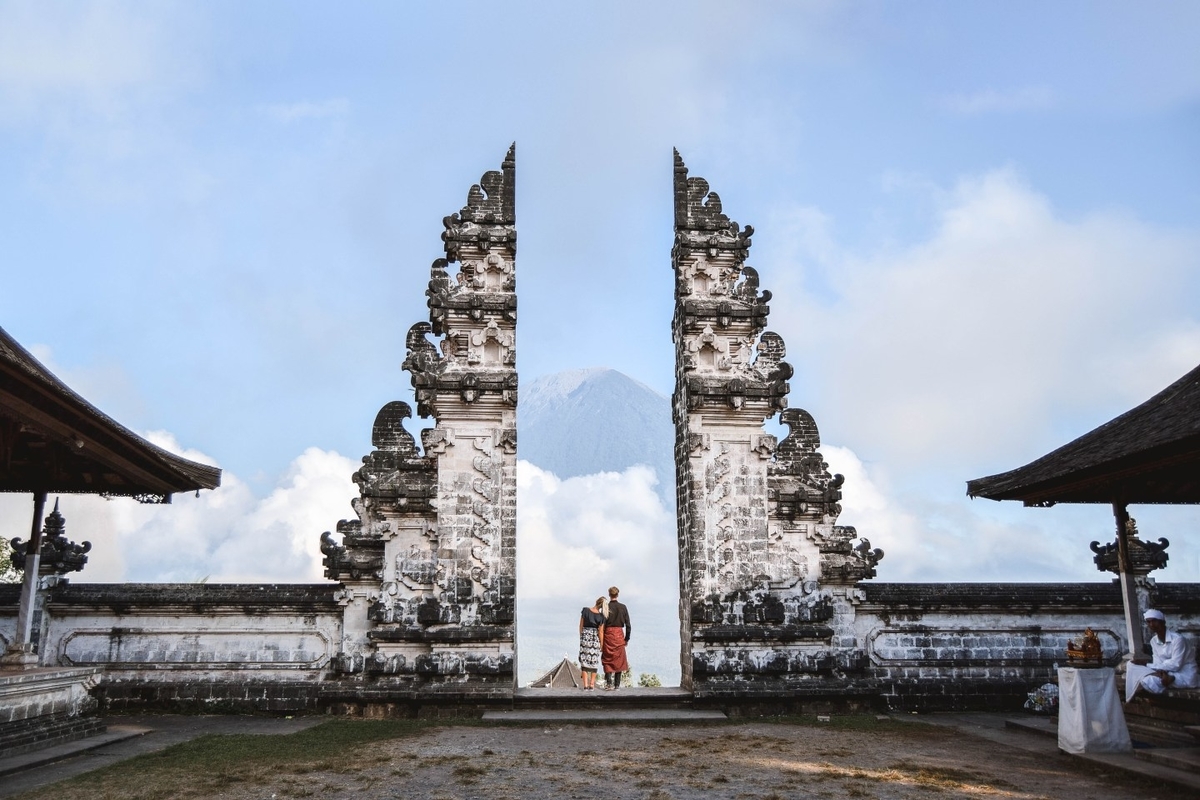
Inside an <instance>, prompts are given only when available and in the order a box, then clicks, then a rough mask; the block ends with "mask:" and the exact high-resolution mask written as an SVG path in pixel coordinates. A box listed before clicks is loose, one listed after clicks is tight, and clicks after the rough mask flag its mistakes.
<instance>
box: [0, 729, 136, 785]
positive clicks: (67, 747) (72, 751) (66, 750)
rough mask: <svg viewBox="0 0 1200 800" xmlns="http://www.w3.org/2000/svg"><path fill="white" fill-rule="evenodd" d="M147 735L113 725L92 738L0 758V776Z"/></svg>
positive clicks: (50, 745)
mask: <svg viewBox="0 0 1200 800" xmlns="http://www.w3.org/2000/svg"><path fill="white" fill-rule="evenodd" d="M147 733H150V729H149V728H142V727H138V726H134V725H113V726H112V727H110V728H108V729H106V730H104V731H103V732H101V733H97V734H94V735H92V736H86V737H83V738H81V739H72V740H70V741H65V742H59V743H55V744H49V745H47V746H45V747H41V748H38V749H36V750H32V751H29V752H26V753H19V754H16V755H8V756H4V757H3V758H0V776H4V775H13V774H15V773H18V772H25V771H27V770H31V769H36V768H38V767H44V766H46V765H47V764H53V763H55V762H57V761H65V760H66V759H68V758H74V757H75V756H77V755H80V754H81V753H86V752H89V751H91V750H96V749H99V748H101V747H105V746H106V745H110V744H115V743H116V742H121V741H125V740H126V739H132V738H136V737H138V736H145V735H146V734H147Z"/></svg>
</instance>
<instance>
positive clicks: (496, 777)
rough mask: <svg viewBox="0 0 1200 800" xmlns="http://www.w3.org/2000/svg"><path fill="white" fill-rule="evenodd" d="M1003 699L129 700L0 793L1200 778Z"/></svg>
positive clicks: (849, 788)
mask: <svg viewBox="0 0 1200 800" xmlns="http://www.w3.org/2000/svg"><path fill="white" fill-rule="evenodd" d="M1006 717H1007V718H1012V717H1013V715H996V714H944V715H921V716H916V715H913V716H910V717H904V716H901V715H891V716H886V715H874V714H862V715H849V716H838V715H832V716H829V717H827V718H825V717H817V716H815V715H809V716H806V717H780V718H773V719H770V720H769V721H768V720H764V719H756V720H749V721H736V720H735V721H717V722H710V723H671V722H664V721H654V720H651V719H644V720H640V721H630V722H626V723H621V722H615V723H614V722H611V721H610V722H608V723H605V724H589V723H587V722H580V721H567V722H564V721H561V720H560V721H557V722H556V721H552V720H543V721H536V720H525V721H522V722H519V723H517V724H500V723H496V722H487V721H483V722H481V721H478V720H474V721H462V722H451V723H445V722H436V723H435V722H425V721H415V720H388V721H379V722H373V721H365V722H364V721H351V720H334V721H332V722H331V721H330V720H328V718H321V717H303V718H295V719H266V718H254V717H175V716H144V717H114V718H110V719H109V720H107V721H108V723H109V726H110V731H117V732H118V733H120V731H122V730H126V731H129V732H133V731H137V730H139V729H140V730H142V731H147V730H150V731H152V732H146V733H144V734H143V735H139V736H133V737H131V738H129V739H126V740H125V741H123V742H119V743H115V744H112V745H108V746H107V747H102V748H98V749H95V750H92V751H89V752H87V753H83V754H79V755H77V756H75V757H74V758H71V759H67V760H65V761H60V762H57V763H52V764H47V765H44V766H41V767H37V768H35V769H32V770H24V771H21V772H17V773H13V774H8V775H3V776H0V796H2V797H20V798H50V797H53V798H55V800H70V799H71V798H81V799H82V798H87V799H88V800H99V799H100V798H210V797H211V798H218V797H219V798H238V799H245V800H250V799H253V800H260V799H261V800H265V799H266V798H279V799H282V798H303V797H314V798H317V797H319V798H356V799H357V798H381V799H382V798H389V799H390V798H406V799H407V798H431V799H433V800H451V799H452V798H468V797H471V798H479V797H486V798H506V797H507V798H514V800H515V799H516V798H593V797H597V798H598V797H605V798H619V799H620V800H625V799H626V798H629V799H630V800H632V799H633V798H637V799H638V800H642V799H649V798H654V799H657V800H666V799H667V798H700V797H722V798H747V799H749V798H796V797H804V798H808V797H820V798H878V799H879V800H893V799H899V798H917V797H931V796H937V797H986V798H1030V799H1031V800H1032V799H1033V798H1064V800H1065V799H1067V798H1072V799H1073V798H1080V797H1106V798H1139V799H1143V798H1144V799H1149V798H1163V799H1165V798H1174V797H1186V796H1196V794H1197V792H1200V784H1197V785H1193V786H1188V785H1181V784H1179V783H1172V782H1170V781H1171V779H1170V778H1164V777H1163V775H1162V774H1160V773H1158V772H1156V771H1155V767H1154V765H1152V764H1142V765H1136V764H1133V765H1132V766H1131V763H1119V762H1118V761H1114V760H1113V759H1130V762H1132V761H1133V759H1132V757H1131V756H1107V757H1105V756H1097V757H1093V758H1091V759H1088V758H1080V757H1074V756H1067V755H1064V754H1061V753H1059V752H1058V750H1057V743H1056V741H1055V739H1054V738H1053V737H1052V736H1049V735H1039V734H1037V733H1035V732H1029V731H1022V730H1014V729H1012V728H1006V727H1005V718H1006ZM1026 719H1029V718H1026ZM323 723H324V724H323ZM139 726H143V727H141V728H139ZM1045 727H1046V730H1047V731H1050V730H1052V728H1051V727H1050V726H1049V725H1048V724H1047V725H1046V726H1045ZM1131 768H1132V769H1140V770H1141V772H1140V773H1138V772H1132V771H1130V769H1131Z"/></svg>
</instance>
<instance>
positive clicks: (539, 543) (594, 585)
mask: <svg viewBox="0 0 1200 800" xmlns="http://www.w3.org/2000/svg"><path fill="white" fill-rule="evenodd" d="M657 482H658V481H657V478H656V477H655V475H654V470H652V469H650V468H649V467H645V466H640V465H639V466H634V467H630V468H629V469H627V470H625V471H624V472H619V473H618V472H601V473H597V474H595V475H584V476H579V477H575V478H569V479H567V480H565V481H564V480H561V479H559V478H558V477H556V476H555V475H554V474H553V473H550V472H546V471H544V470H541V469H539V468H538V467H536V466H534V465H533V464H530V463H529V462H527V461H521V462H520V463H519V466H518V469H517V531H518V537H519V539H518V542H517V547H518V552H519V553H520V554H521V558H520V562H519V563H518V565H517V570H518V572H517V576H518V577H517V581H518V585H519V586H520V589H519V591H520V594H521V597H522V598H528V599H540V598H562V597H572V598H576V599H577V600H578V601H579V602H580V603H589V602H591V601H592V600H594V599H595V598H596V597H597V596H598V595H599V594H601V593H602V592H603V591H604V590H606V589H607V588H608V587H609V586H610V585H612V584H614V583H615V584H617V585H619V586H621V589H622V593H623V596H626V597H630V598H639V597H659V596H663V591H664V589H665V590H666V595H667V596H672V597H678V594H679V592H678V571H677V569H678V568H677V566H676V561H677V557H676V554H675V517H674V515H673V514H671V513H669V512H668V511H667V510H666V509H664V508H663V506H662V503H661V501H660V500H659V497H658V494H657V493H656V492H655V489H654V487H655V485H656V484H657Z"/></svg>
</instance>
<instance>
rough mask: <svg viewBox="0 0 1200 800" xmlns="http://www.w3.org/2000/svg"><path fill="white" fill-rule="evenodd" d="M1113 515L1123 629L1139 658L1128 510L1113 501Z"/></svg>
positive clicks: (1139, 622)
mask: <svg viewBox="0 0 1200 800" xmlns="http://www.w3.org/2000/svg"><path fill="white" fill-rule="evenodd" d="M1113 516H1114V517H1115V518H1116V521H1117V564H1118V565H1119V567H1120V569H1121V603H1122V604H1123V605H1124V607H1125V630H1126V632H1127V635H1128V640H1129V655H1130V657H1131V658H1141V657H1142V655H1143V653H1142V646H1143V644H1144V641H1143V639H1142V615H1141V610H1140V609H1139V608H1138V599H1137V584H1136V583H1135V577H1136V576H1135V575H1134V574H1133V572H1132V570H1131V569H1130V563H1129V511H1128V510H1127V509H1126V507H1125V504H1124V503H1121V502H1116V503H1113Z"/></svg>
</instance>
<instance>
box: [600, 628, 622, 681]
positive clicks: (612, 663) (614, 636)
mask: <svg viewBox="0 0 1200 800" xmlns="http://www.w3.org/2000/svg"><path fill="white" fill-rule="evenodd" d="M600 663H601V664H603V665H604V671H605V672H624V671H625V670H627V669H629V659H627V658H625V631H623V630H621V629H620V628H616V627H612V628H609V627H606V628H605V629H604V648H603V650H602V651H601V653H600Z"/></svg>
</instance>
